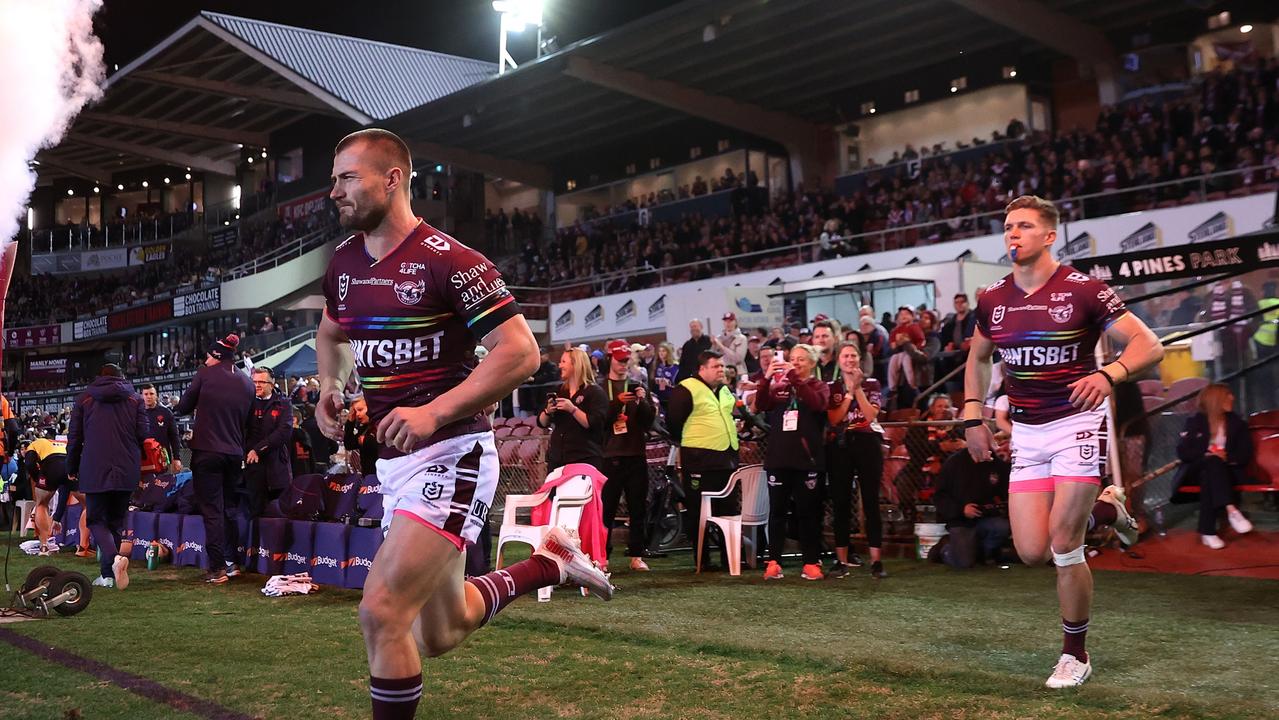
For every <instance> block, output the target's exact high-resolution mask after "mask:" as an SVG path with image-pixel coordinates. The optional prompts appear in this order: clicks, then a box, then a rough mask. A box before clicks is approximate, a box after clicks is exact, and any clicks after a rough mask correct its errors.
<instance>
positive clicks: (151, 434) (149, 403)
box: [139, 383, 182, 475]
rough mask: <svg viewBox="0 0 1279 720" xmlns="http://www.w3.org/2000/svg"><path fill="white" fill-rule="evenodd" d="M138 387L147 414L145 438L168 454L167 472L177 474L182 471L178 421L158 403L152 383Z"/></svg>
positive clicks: (158, 397) (168, 410)
mask: <svg viewBox="0 0 1279 720" xmlns="http://www.w3.org/2000/svg"><path fill="white" fill-rule="evenodd" d="M139 389H140V390H141V391H142V403H143V406H144V409H145V411H146V414H147V437H146V438H145V439H150V440H155V441H156V442H158V443H160V447H161V448H163V449H164V451H165V452H166V453H168V456H169V468H168V470H169V472H170V473H173V474H174V475H177V474H178V473H180V472H182V458H180V457H178V450H179V449H180V448H181V447H182V444H181V442H180V441H179V440H178V421H177V419H176V418H174V417H173V411H172V410H170V409H169V408H167V407H165V406H163V405H161V404H160V396H159V395H158V394H156V391H155V386H154V385H152V384H151V383H146V384H145V385H142V386H141V387H140V388H139ZM157 472H159V469H157Z"/></svg>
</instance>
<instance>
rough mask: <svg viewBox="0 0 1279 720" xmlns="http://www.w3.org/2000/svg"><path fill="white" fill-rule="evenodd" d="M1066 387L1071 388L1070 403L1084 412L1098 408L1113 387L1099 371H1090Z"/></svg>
mask: <svg viewBox="0 0 1279 720" xmlns="http://www.w3.org/2000/svg"><path fill="white" fill-rule="evenodd" d="M1066 387H1068V388H1070V404H1072V405H1074V406H1075V407H1077V408H1079V409H1080V410H1083V411H1084V412H1089V411H1091V410H1096V409H1097V406H1098V405H1101V403H1102V401H1103V400H1105V399H1106V398H1108V397H1110V392H1111V390H1112V389H1113V388H1111V387H1110V382H1109V381H1107V380H1106V378H1105V377H1104V376H1102V374H1101V373H1099V372H1094V373H1089V374H1088V375H1085V376H1084V377H1082V378H1079V379H1078V380H1076V381H1074V382H1072V383H1071V384H1069V385H1067V386H1066Z"/></svg>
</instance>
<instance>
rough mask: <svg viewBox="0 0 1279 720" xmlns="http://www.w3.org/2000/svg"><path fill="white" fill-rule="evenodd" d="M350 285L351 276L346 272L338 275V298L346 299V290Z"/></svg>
mask: <svg viewBox="0 0 1279 720" xmlns="http://www.w3.org/2000/svg"><path fill="white" fill-rule="evenodd" d="M350 287H351V276H350V275H347V274H346V273H342V274H341V275H338V300H345V299H346V291H347V290H348V289H349V288H350Z"/></svg>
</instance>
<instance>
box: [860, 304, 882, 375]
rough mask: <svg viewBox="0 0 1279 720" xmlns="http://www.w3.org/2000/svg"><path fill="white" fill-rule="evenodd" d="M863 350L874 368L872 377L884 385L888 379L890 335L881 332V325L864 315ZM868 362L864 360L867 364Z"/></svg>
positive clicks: (862, 327) (861, 323) (862, 322)
mask: <svg viewBox="0 0 1279 720" xmlns="http://www.w3.org/2000/svg"><path fill="white" fill-rule="evenodd" d="M858 322H859V323H860V328H861V335H862V340H863V343H864V347H863V350H864V351H865V354H866V357H867V358H869V361H870V365H871V367H872V368H873V372H872V373H871V375H872V376H873V377H874V378H876V379H877V380H879V382H880V384H881V385H882V384H883V383H884V382H885V381H886V380H887V378H888V355H887V352H888V335H887V334H886V333H882V332H880V331H879V325H878V324H877V323H876V322H875V320H874V319H873V318H871V317H870V316H867V315H863V316H862V317H861V318H860V319H859V321H858ZM866 362H867V361H866V360H865V359H863V360H862V363H863V364H865V363H866Z"/></svg>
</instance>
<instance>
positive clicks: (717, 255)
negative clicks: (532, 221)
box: [506, 59, 1279, 292]
mask: <svg viewBox="0 0 1279 720" xmlns="http://www.w3.org/2000/svg"><path fill="white" fill-rule="evenodd" d="M1277 82H1279V62H1276V61H1273V60H1268V59H1262V60H1259V61H1258V62H1257V64H1256V65H1255V67H1249V68H1246V69H1240V70H1236V71H1233V72H1230V73H1225V74H1210V75H1208V76H1206V78H1205V80H1204V81H1203V83H1202V84H1201V85H1200V86H1199V88H1198V90H1197V94H1195V95H1190V96H1180V97H1175V98H1171V99H1167V100H1163V101H1160V100H1156V99H1152V98H1150V97H1143V98H1140V99H1138V100H1136V101H1133V102H1130V103H1127V104H1125V105H1123V106H1115V107H1106V108H1103V109H1102V111H1101V113H1100V115H1099V116H1098V118H1097V121H1096V123H1095V125H1094V126H1093V128H1091V129H1090V130H1084V129H1081V128H1073V129H1069V130H1065V129H1059V130H1057V131H1054V132H1053V133H1051V134H1049V133H1043V132H1032V133H1024V132H1023V129H1019V128H1017V127H1016V124H1014V123H1010V126H1011V127H1010V128H1009V131H1010V132H1009V135H1010V136H1015V139H1012V140H1009V141H1007V142H1003V143H1000V144H998V145H994V144H992V145H990V146H988V148H989V152H986V153H985V154H981V155H979V156H977V157H972V156H969V157H968V159H964V160H956V159H955V158H956V157H957V156H956V155H955V154H942V155H932V156H927V155H923V154H921V153H919V152H918V151H916V150H914V149H913V148H910V147H908V148H907V149H906V151H905V153H904V155H903V156H902V159H907V160H909V159H916V158H918V159H919V160H920V164H919V167H918V172H917V174H914V175H912V174H911V171H910V170H909V169H908V166H906V165H900V164H899V165H895V166H890V167H888V168H882V169H876V168H871V169H868V170H867V171H865V172H864V173H862V174H861V176H860V178H859V179H860V181H861V182H860V184H859V185H858V186H857V188H856V189H855V190H853V191H852V192H851V193H850V194H846V195H839V194H836V193H835V192H833V191H831V190H818V189H809V190H807V191H805V190H801V191H799V192H797V193H795V194H794V195H793V196H789V197H782V198H776V199H774V201H773V202H772V204H771V205H770V206H769V207H766V208H759V209H757V210H751V211H747V212H738V213H736V214H734V215H733V216H732V217H703V216H701V215H698V214H693V213H690V214H687V215H685V216H684V217H682V218H681V219H680V220H678V221H676V222H660V223H656V224H654V225H652V226H650V227H643V226H640V225H638V224H635V223H633V222H631V223H620V222H617V221H615V220H609V219H607V218H605V219H602V220H597V221H594V222H578V223H575V224H574V225H572V226H570V227H567V228H562V229H561V230H559V232H557V233H556V235H555V237H554V238H553V239H550V240H547V241H543V242H540V243H539V242H536V241H535V240H534V239H533V238H529V239H528V240H526V242H525V245H524V247H523V250H522V251H521V253H520V255H519V257H518V258H516V259H515V260H514V261H513V262H511V263H508V267H506V271H507V273H508V274H510V275H511V276H512V277H514V278H515V279H516V283H515V284H518V285H534V286H540V285H544V284H549V285H552V286H555V285H568V284H573V283H577V282H581V281H582V280H583V278H587V277H591V276H601V275H603V276H606V277H609V278H611V279H610V280H608V281H607V284H606V288H605V289H606V290H607V291H609V292H619V291H624V290H631V289H637V288H642V287H648V286H651V285H654V284H657V282H658V276H657V274H656V273H655V272H651V271H655V270H663V269H667V268H672V267H676V266H680V267H679V269H678V270H677V271H675V272H671V273H669V274H668V275H667V277H666V281H667V282H671V281H682V280H690V279H701V278H703V277H709V276H711V275H712V274H714V273H718V272H720V271H721V269H722V265H721V264H719V263H707V262H706V261H710V260H718V259H722V258H732V259H731V260H730V262H729V264H728V270H729V272H742V271H748V270H751V269H755V268H757V267H758V266H760V265H761V263H763V262H765V261H766V260H767V256H766V254H765V255H757V256H755V257H737V258H734V257H733V256H737V255H742V254H745V253H760V251H768V250H780V249H785V248H788V247H790V246H793V245H796V244H804V243H816V244H817V245H816V250H815V251H814V252H813V253H812V257H811V259H813V260H817V259H823V258H829V257H838V256H848V255H856V254H860V253H863V252H867V251H874V250H882V249H885V248H893V247H905V246H910V245H914V244H918V243H932V242H942V241H946V240H953V239H959V238H964V237H972V236H976V235H982V234H987V233H990V232H992V231H993V226H992V224H991V222H992V220H991V218H992V217H993V216H991V215H990V214H991V213H997V212H998V211H999V210H1000V209H1002V208H1003V206H1004V205H1005V204H1006V203H1007V202H1008V200H1009V198H1011V197H1016V196H1018V195H1022V194H1038V195H1040V196H1041V197H1045V198H1047V199H1051V200H1054V201H1058V204H1059V205H1060V206H1061V207H1062V208H1063V210H1064V214H1065V215H1066V216H1067V217H1068V218H1072V219H1078V218H1080V217H1084V216H1087V217H1098V216H1102V215H1112V214H1117V213H1122V212H1130V211H1134V210H1140V209H1146V208H1150V207H1155V206H1159V205H1165V206H1167V205H1175V204H1178V203H1182V202H1199V201H1203V200H1212V199H1219V198H1224V197H1226V196H1227V194H1228V193H1232V192H1233V193H1247V192H1253V191H1259V190H1260V189H1262V187H1263V186H1265V187H1267V188H1270V187H1273V186H1274V183H1275V182H1276V181H1279V100H1277V99H1276V95H1277V94H1279V85H1277ZM1227 171H1237V172H1235V173H1233V174H1226V175H1222V174H1221V173H1225V172H1227ZM1161 183H1166V184H1164V185H1161V186H1159V187H1155V188H1151V189H1150V190H1148V191H1144V192H1137V193H1125V192H1121V191H1124V190H1127V189H1131V188H1136V187H1141V186H1147V185H1152V184H1161ZM1094 195H1096V196H1099V197H1095V198H1094V197H1088V198H1086V199H1083V200H1079V199H1078V198H1084V197H1085V196H1094ZM637 207H638V205H637ZM628 208H629V205H628ZM996 220H997V219H996ZM898 228H910V230H903V231H897V232H894V230H895V229H898ZM996 230H997V229H996ZM881 231H882V233H881V235H879V236H876V237H862V236H864V235H866V234H867V233H876V232H881ZM692 263H702V264H701V265H698V266H694V267H686V266H689V265H690V264H692Z"/></svg>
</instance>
